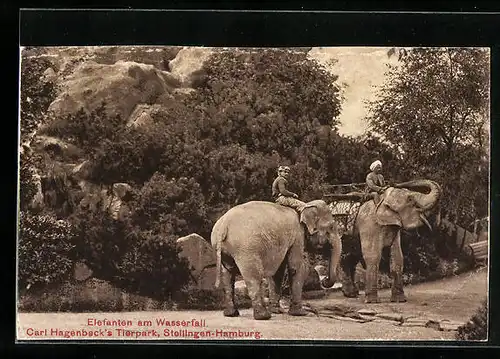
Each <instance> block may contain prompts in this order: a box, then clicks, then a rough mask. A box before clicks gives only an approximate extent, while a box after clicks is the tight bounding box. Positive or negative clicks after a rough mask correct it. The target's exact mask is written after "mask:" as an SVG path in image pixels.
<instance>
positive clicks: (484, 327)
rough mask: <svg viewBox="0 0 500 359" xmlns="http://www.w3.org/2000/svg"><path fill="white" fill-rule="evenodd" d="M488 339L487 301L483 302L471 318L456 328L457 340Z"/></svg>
mask: <svg viewBox="0 0 500 359" xmlns="http://www.w3.org/2000/svg"><path fill="white" fill-rule="evenodd" d="M487 338H488V301H487V300H484V301H483V303H482V304H481V306H480V307H479V308H478V309H477V311H476V313H474V315H473V316H472V318H471V319H470V320H469V322H467V323H466V324H464V325H463V326H461V327H459V328H458V331H457V334H456V339H457V340H486V339H487Z"/></svg>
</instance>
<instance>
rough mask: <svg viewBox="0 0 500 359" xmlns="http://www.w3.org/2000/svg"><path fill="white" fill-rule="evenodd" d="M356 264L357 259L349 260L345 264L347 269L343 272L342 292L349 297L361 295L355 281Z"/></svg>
mask: <svg viewBox="0 0 500 359" xmlns="http://www.w3.org/2000/svg"><path fill="white" fill-rule="evenodd" d="M356 264H357V263H356V262H355V261H349V262H348V263H346V264H345V270H344V271H343V273H342V293H344V296H345V297H347V298H357V297H358V295H359V290H358V288H357V287H356V284H355V283H354V275H355V273H356Z"/></svg>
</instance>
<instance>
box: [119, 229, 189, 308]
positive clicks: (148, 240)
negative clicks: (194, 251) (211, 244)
mask: <svg viewBox="0 0 500 359" xmlns="http://www.w3.org/2000/svg"><path fill="white" fill-rule="evenodd" d="M176 239H177V237H174V236H168V237H167V238H165V236H164V235H159V234H154V233H150V232H144V231H134V232H132V234H131V240H132V241H134V243H133V244H132V245H131V246H130V248H128V251H127V252H126V253H125V255H124V256H123V257H122V259H121V261H120V264H119V275H120V277H121V280H120V284H121V285H120V287H122V288H124V289H126V290H128V291H130V292H132V293H140V294H141V295H146V296H149V297H151V298H157V299H165V298H170V296H171V295H172V294H173V293H175V292H177V291H178V290H179V289H182V288H184V287H185V285H186V284H187V283H188V282H189V281H190V279H191V277H190V271H189V263H188V262H187V260H186V259H185V258H179V257H178V253H179V250H178V248H177V247H176V242H175V240H176Z"/></svg>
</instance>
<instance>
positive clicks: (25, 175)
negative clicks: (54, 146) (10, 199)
mask: <svg viewBox="0 0 500 359" xmlns="http://www.w3.org/2000/svg"><path fill="white" fill-rule="evenodd" d="M39 160H40V158H39V156H37V155H36V154H32V153H28V151H24V152H22V153H21V156H20V162H19V207H20V210H21V211H29V210H30V204H31V201H32V200H33V198H34V196H35V195H36V193H37V191H38V188H37V183H36V178H35V175H36V171H35V163H36V162H37V161H39Z"/></svg>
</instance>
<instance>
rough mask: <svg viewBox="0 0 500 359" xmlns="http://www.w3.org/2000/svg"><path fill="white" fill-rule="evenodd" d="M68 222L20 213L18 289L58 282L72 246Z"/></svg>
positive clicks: (66, 270)
mask: <svg viewBox="0 0 500 359" xmlns="http://www.w3.org/2000/svg"><path fill="white" fill-rule="evenodd" d="M74 240H75V231H74V229H73V227H72V226H71V224H69V223H68V222H66V221H62V220H57V219H56V218H54V217H52V216H49V215H31V214H29V213H27V212H23V211H22V212H20V222H19V241H18V261H19V262H18V263H19V268H18V278H19V279H18V280H19V281H18V283H19V287H20V288H26V287H33V288H36V287H38V286H40V285H48V284H54V283H60V282H62V281H63V280H65V279H67V278H68V277H69V275H70V272H71V269H72V264H73V262H72V260H71V259H70V258H69V256H68V253H70V251H71V250H72V249H73V247H74Z"/></svg>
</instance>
